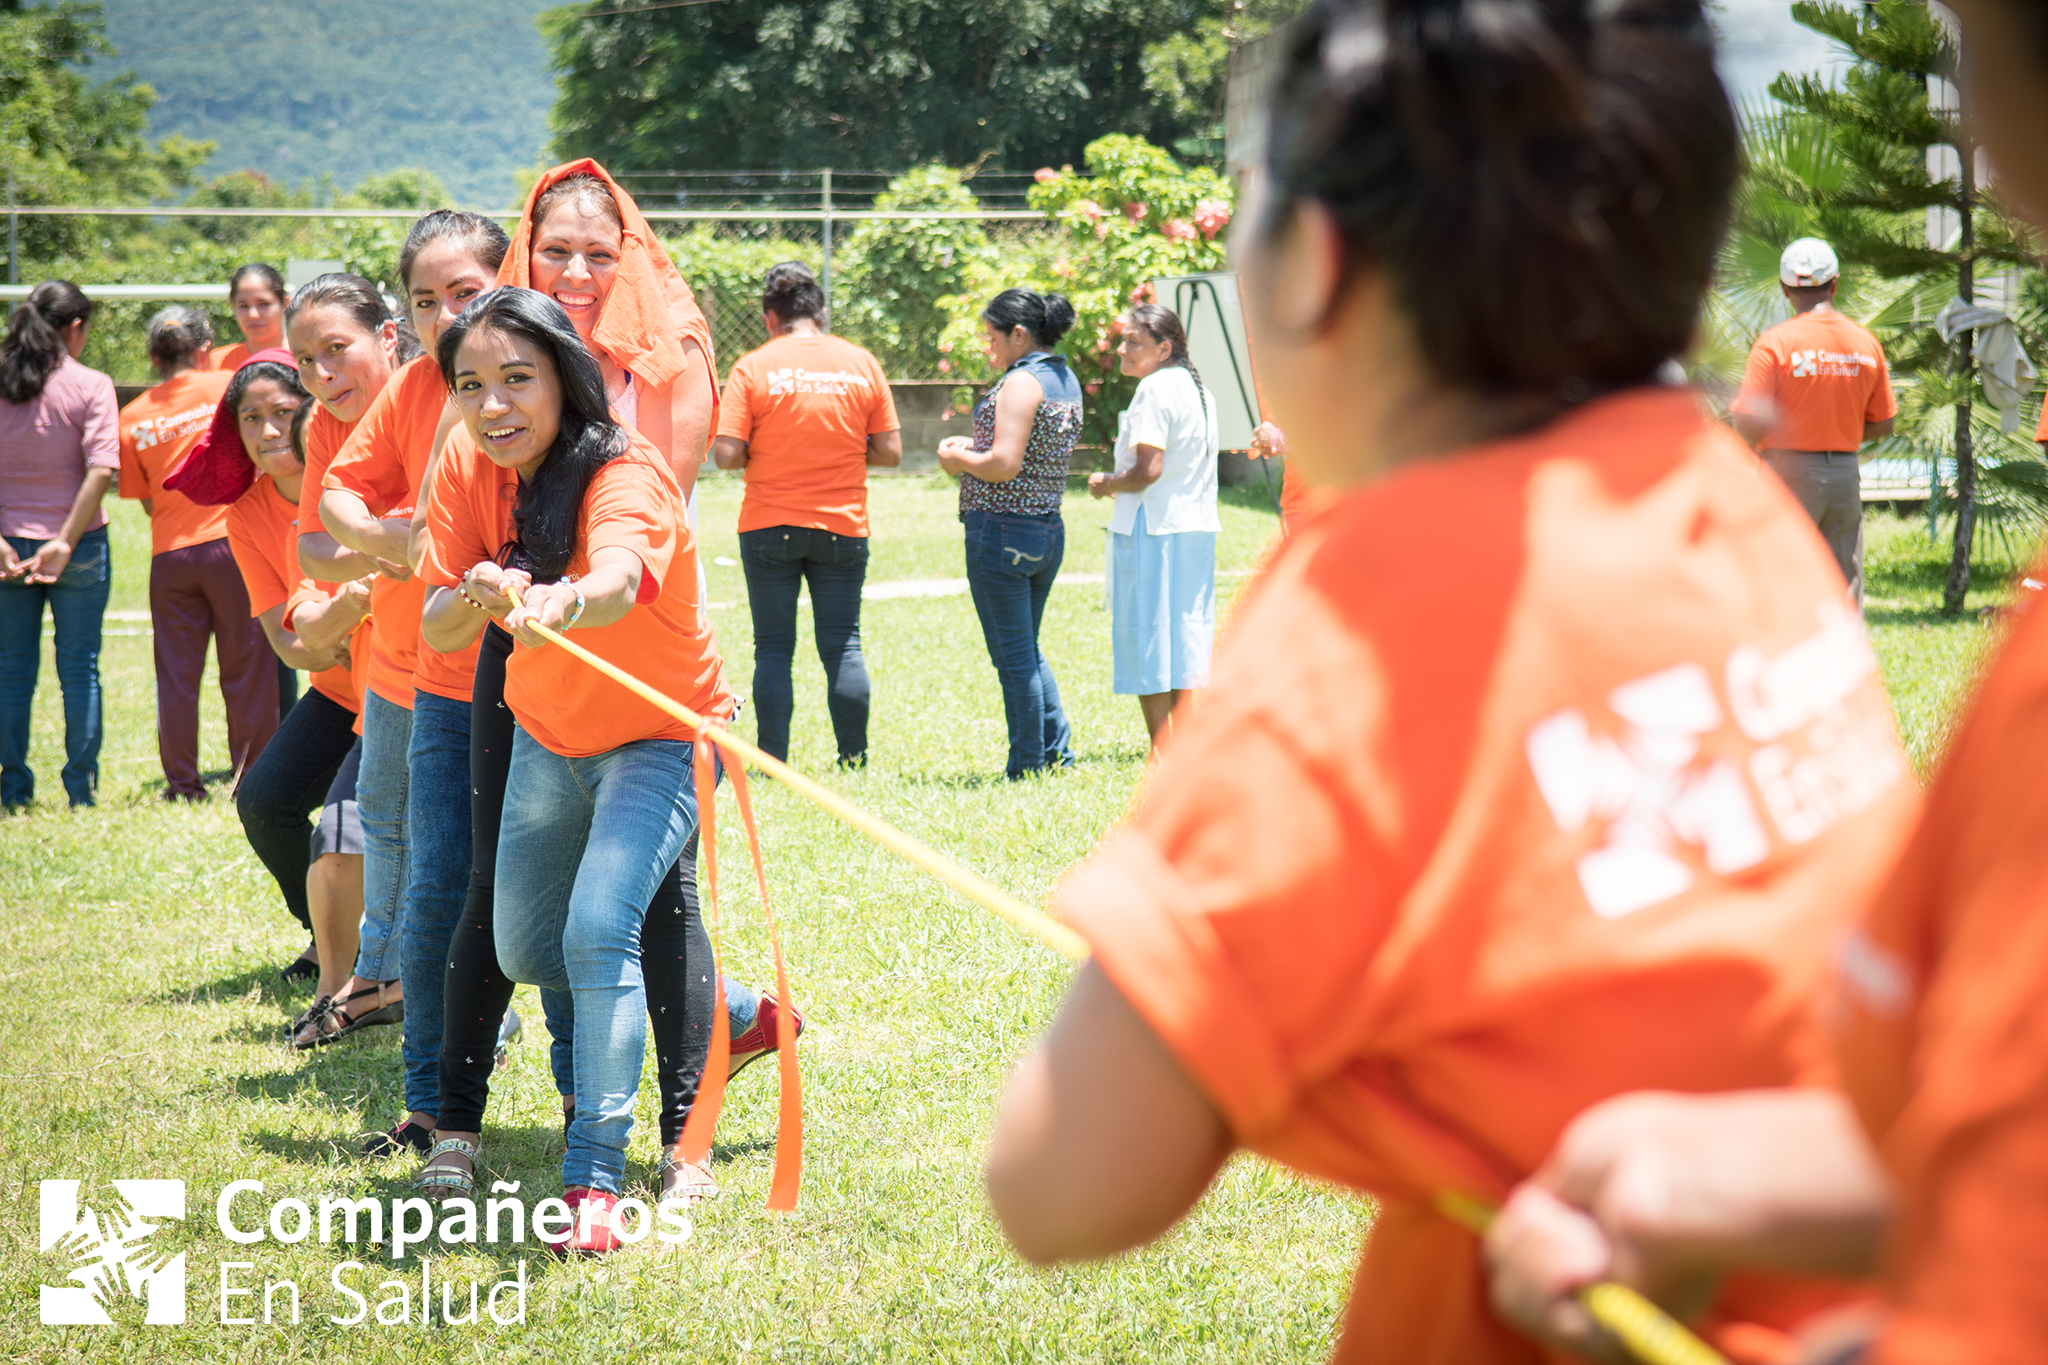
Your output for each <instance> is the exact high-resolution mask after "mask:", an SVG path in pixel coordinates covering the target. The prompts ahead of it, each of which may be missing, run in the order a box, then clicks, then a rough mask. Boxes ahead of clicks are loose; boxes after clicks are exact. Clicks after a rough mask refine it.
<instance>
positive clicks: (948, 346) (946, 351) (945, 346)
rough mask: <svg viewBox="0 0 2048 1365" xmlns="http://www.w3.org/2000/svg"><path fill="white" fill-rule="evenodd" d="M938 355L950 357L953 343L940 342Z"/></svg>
mask: <svg viewBox="0 0 2048 1365" xmlns="http://www.w3.org/2000/svg"><path fill="white" fill-rule="evenodd" d="M939 354H940V355H951V354H953V343H952V342H950V341H942V342H940V343H939Z"/></svg>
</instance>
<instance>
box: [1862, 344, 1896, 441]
mask: <svg viewBox="0 0 2048 1365" xmlns="http://www.w3.org/2000/svg"><path fill="white" fill-rule="evenodd" d="M1870 344H1871V349H1872V350H1874V351H1875V352H1877V383H1876V385H1875V386H1874V387H1873V388H1872V389H1871V390H1870V405H1869V406H1868V407H1866V408H1865V409H1864V410H1863V420H1864V421H1865V422H1889V421H1890V420H1891V419H1892V418H1894V417H1897V416H1898V415H1899V399H1898V395H1897V394H1895V393H1893V392H1892V368H1891V361H1890V360H1889V359H1888V358H1887V357H1886V356H1885V353H1884V347H1883V346H1881V345H1879V344H1878V342H1877V338H1876V337H1872V338H1871V339H1870Z"/></svg>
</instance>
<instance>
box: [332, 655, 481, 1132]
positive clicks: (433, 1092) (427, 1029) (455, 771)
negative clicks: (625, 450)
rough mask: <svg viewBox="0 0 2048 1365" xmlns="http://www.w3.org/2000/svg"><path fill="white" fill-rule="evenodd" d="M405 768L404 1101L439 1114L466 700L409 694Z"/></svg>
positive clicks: (465, 805) (463, 846)
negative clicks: (407, 862)
mask: <svg viewBox="0 0 2048 1365" xmlns="http://www.w3.org/2000/svg"><path fill="white" fill-rule="evenodd" d="M406 771H407V786H406V798H407V799H406V821H405V827H406V835H407V843H408V845H409V850H408V851H409V860H410V864H411V866H410V868H409V872H408V875H407V877H406V883H405V887H406V890H405V944H404V947H403V949H402V950H401V951H400V954H399V975H400V976H401V977H402V978H404V981H405V1044H404V1049H403V1052H404V1056H405V1107H406V1108H408V1109H417V1110H419V1111H420V1112H422V1113H426V1114H438V1113H440V1112H441V1016H442V992H443V983H444V981H445V980H446V978H447V975H448V945H449V941H450V940H451V939H453V938H454V937H455V926H456V924H457V923H458V922H460V920H461V919H462V907H463V903H464V902H465V901H466V900H467V899H468V897H469V864H470V851H471V849H470V837H469V703H468V702H466V701H452V700H450V699H449V698H447V697H443V696H439V695H437V694H435V693H432V692H415V693H413V699H412V742H411V745H410V748H409V751H408V754H407V760H406ZM358 802H359V803H360V797H359V798H358Z"/></svg>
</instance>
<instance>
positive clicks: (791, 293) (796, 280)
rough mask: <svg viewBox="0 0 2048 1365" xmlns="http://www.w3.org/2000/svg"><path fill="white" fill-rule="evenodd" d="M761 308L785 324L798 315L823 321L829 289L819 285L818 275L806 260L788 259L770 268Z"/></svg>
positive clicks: (762, 292) (764, 286) (793, 320)
mask: <svg viewBox="0 0 2048 1365" xmlns="http://www.w3.org/2000/svg"><path fill="white" fill-rule="evenodd" d="M761 311H762V312H764V313H773V314H775V316H776V317H778V318H781V319H782V321H783V323H784V325H787V324H789V323H792V322H795V321H796V320H797V319H798V318H811V319H813V320H814V321H818V322H823V321H824V319H825V291H824V290H823V289H820V288H819V287H818V277H817V276H815V275H813V274H812V273H811V268H810V267H809V266H807V265H805V264H804V263H803V262H802V261H784V262H782V263H781V264H780V265H774V266H770V267H769V268H768V279H767V282H766V283H765V284H764V285H763V286H762V290H761Z"/></svg>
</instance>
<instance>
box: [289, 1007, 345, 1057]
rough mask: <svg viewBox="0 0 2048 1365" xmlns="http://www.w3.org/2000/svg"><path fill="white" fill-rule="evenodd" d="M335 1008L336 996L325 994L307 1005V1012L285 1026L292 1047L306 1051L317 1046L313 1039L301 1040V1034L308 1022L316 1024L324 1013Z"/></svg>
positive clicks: (299, 1050)
mask: <svg viewBox="0 0 2048 1365" xmlns="http://www.w3.org/2000/svg"><path fill="white" fill-rule="evenodd" d="M333 1008H334V997H333V996H331V995H323V996H321V997H320V998H319V999H318V1000H315V1001H314V1002H313V1003H312V1004H310V1005H308V1006H306V1009H305V1012H304V1013H303V1014H301V1015H300V1016H299V1017H298V1018H296V1019H294V1020H292V1021H291V1022H290V1023H289V1024H286V1025H285V1026H284V1036H285V1037H286V1038H287V1039H288V1040H289V1041H290V1042H291V1045H292V1048H293V1049H294V1050H295V1051H298V1052H305V1051H308V1050H310V1049H311V1048H313V1047H314V1046H316V1044H314V1043H313V1042H312V1041H311V1040H307V1041H305V1042H300V1041H299V1035H300V1034H301V1033H304V1032H305V1031H306V1026H307V1025H308V1024H316V1023H317V1022H318V1020H319V1019H320V1017H321V1016H322V1015H324V1014H326V1013H327V1011H329V1010H331V1009H333Z"/></svg>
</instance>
